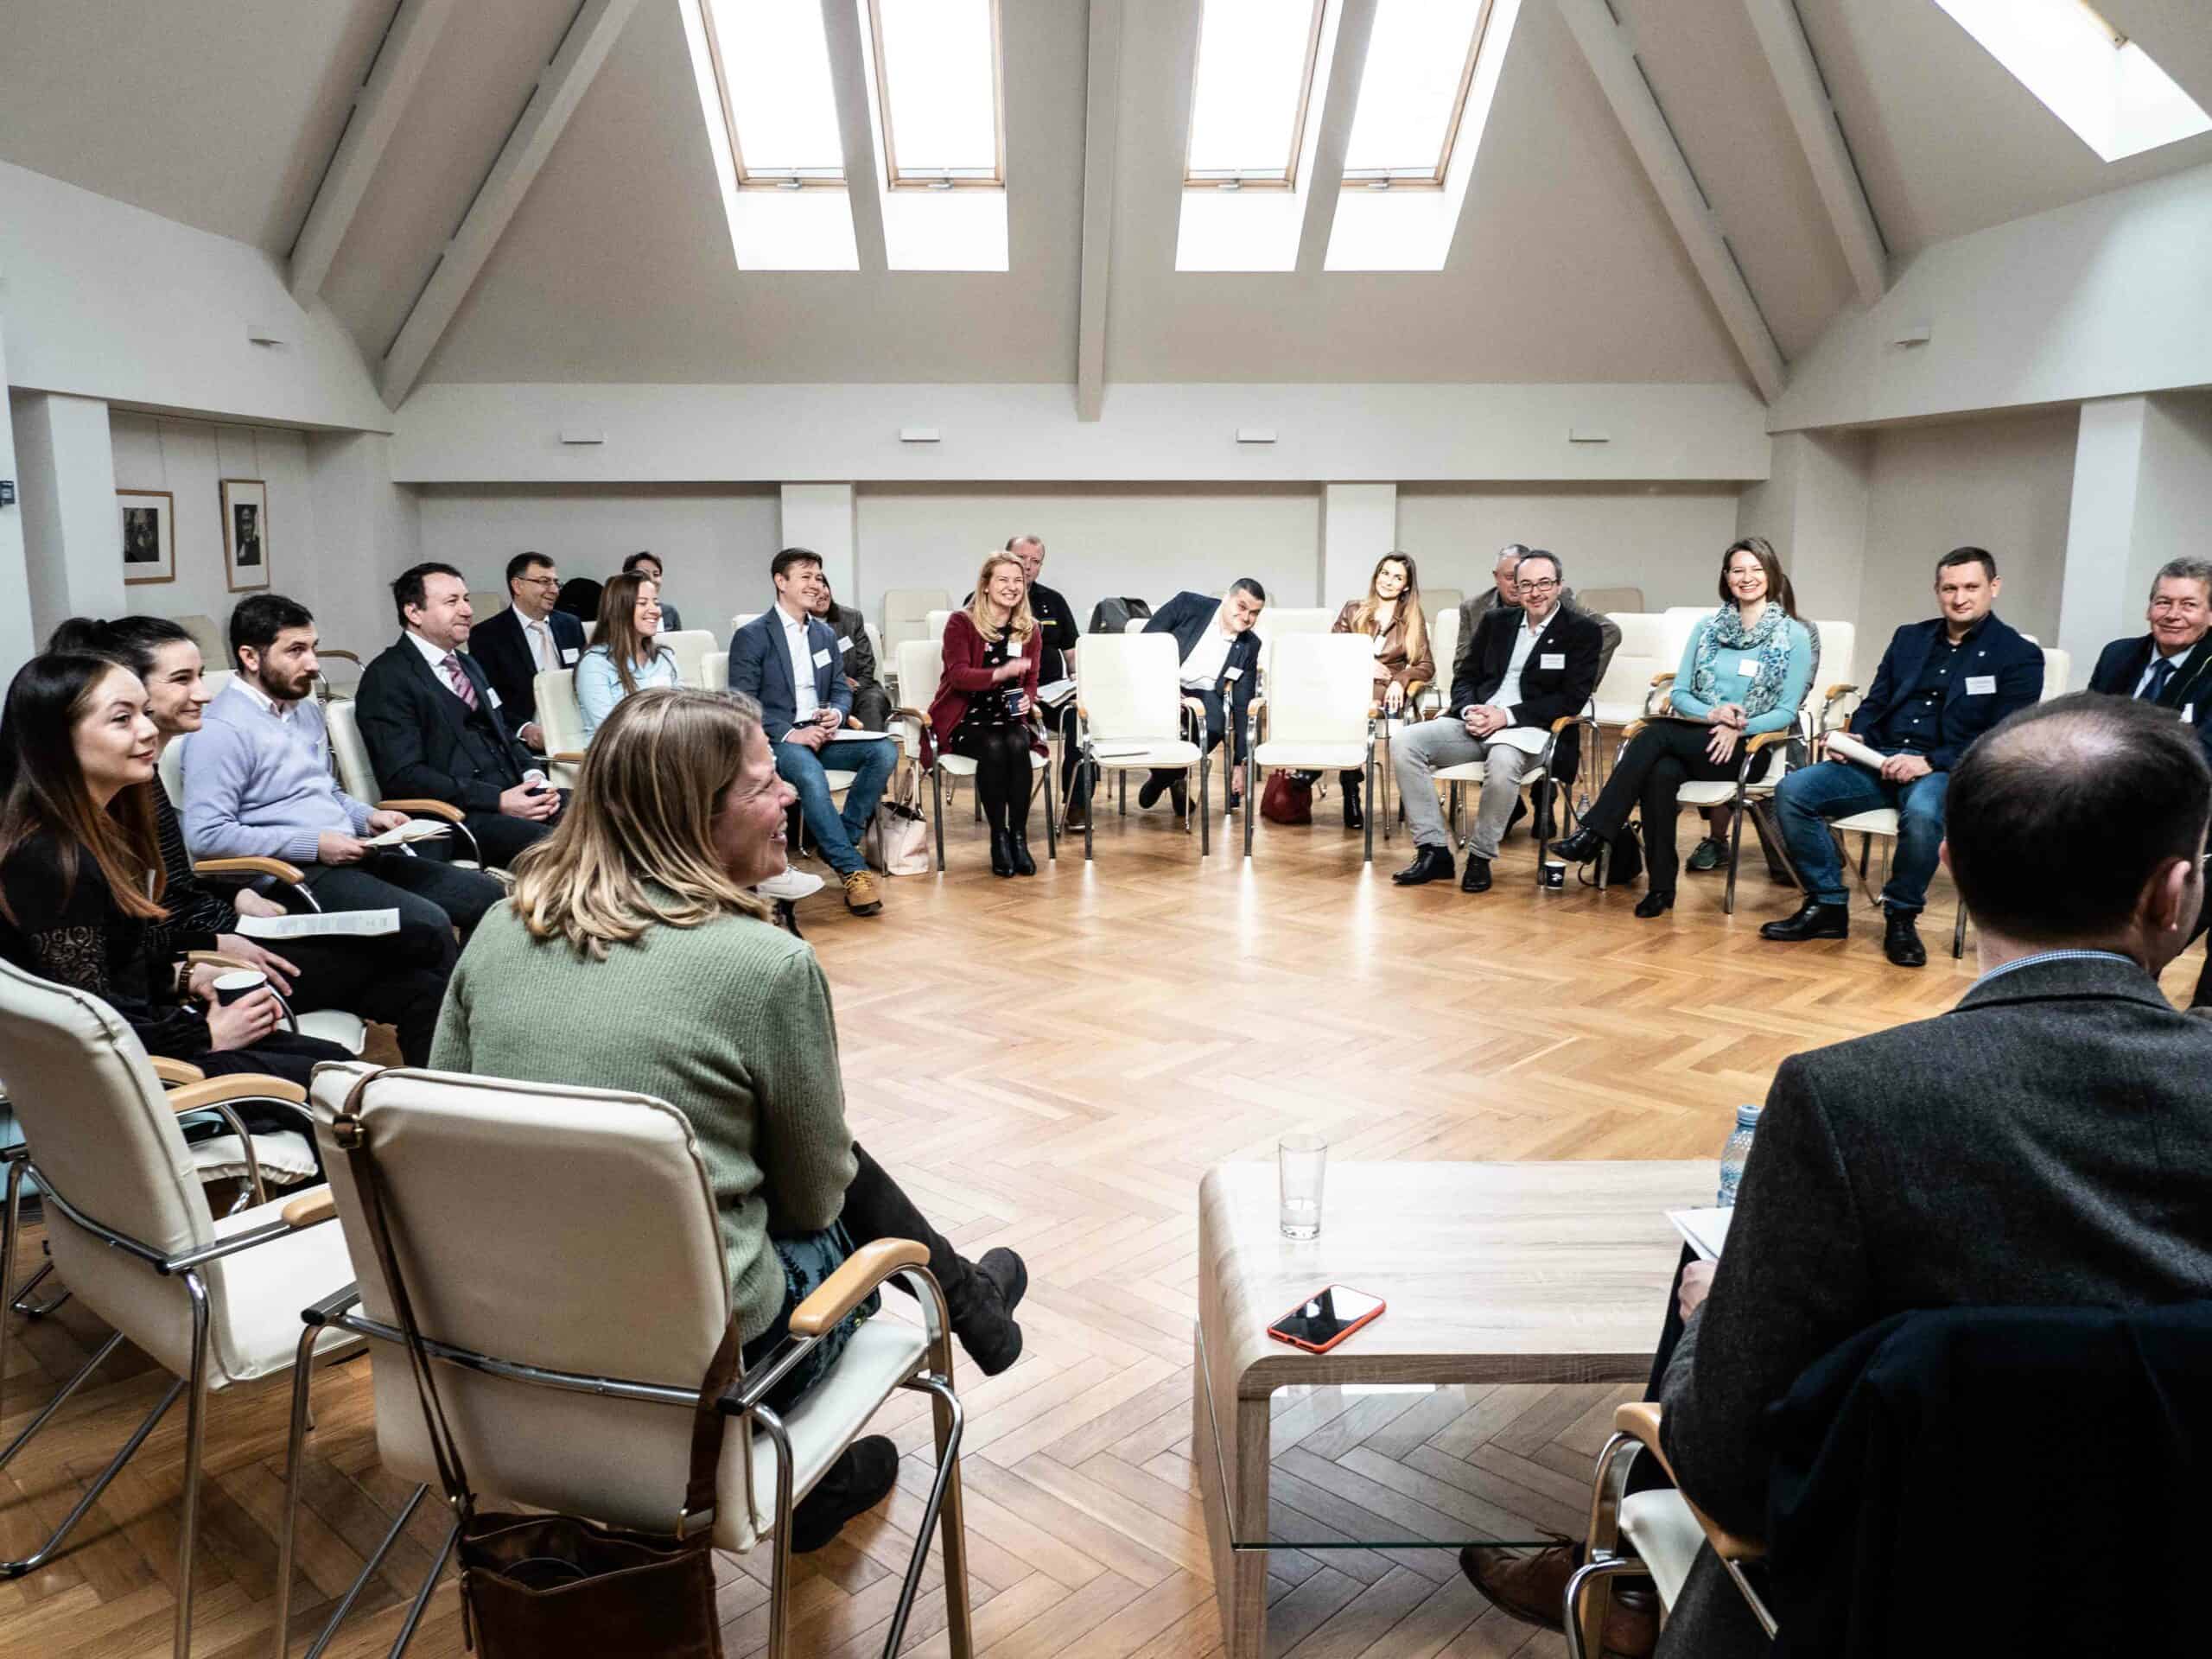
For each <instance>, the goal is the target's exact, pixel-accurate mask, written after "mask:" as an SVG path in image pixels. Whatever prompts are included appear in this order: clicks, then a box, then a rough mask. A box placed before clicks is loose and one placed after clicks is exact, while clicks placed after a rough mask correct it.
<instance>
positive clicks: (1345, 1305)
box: [1268, 1285, 1388, 1354]
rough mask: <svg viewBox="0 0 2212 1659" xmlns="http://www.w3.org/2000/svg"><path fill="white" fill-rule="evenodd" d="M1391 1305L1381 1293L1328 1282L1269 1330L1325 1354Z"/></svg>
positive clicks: (1296, 1345) (1295, 1344)
mask: <svg viewBox="0 0 2212 1659" xmlns="http://www.w3.org/2000/svg"><path fill="white" fill-rule="evenodd" d="M1386 1306H1388V1304H1387V1303H1385V1302H1384V1301H1383V1299H1382V1298H1381V1297H1380V1296H1370V1295H1369V1294H1367V1293H1366V1292H1365V1291H1363V1290H1354V1289H1353V1288H1352V1287H1351V1286H1349V1285H1324V1286H1323V1287H1321V1288H1320V1289H1319V1290H1318V1291H1316V1292H1314V1293H1313V1295H1311V1296H1309V1297H1307V1298H1306V1300H1304V1301H1302V1302H1300V1303H1299V1305H1298V1306H1296V1307H1294V1308H1292V1309H1291V1310H1290V1312H1289V1313H1286V1314H1284V1315H1283V1316H1282V1318H1281V1319H1277V1320H1276V1321H1275V1322H1274V1324H1273V1325H1269V1326H1268V1335H1269V1336H1271V1337H1273V1338H1274V1339H1275V1340H1276V1341H1277V1342H1287V1343H1288V1344H1290V1345H1291V1346H1292V1347H1294V1348H1303V1349H1304V1350H1305V1351H1306V1352H1307V1353H1309V1354H1325V1353H1327V1352H1328V1351H1329V1350H1330V1349H1332V1348H1333V1347H1335V1346H1336V1345H1337V1344H1338V1343H1340V1342H1342V1341H1344V1338H1347V1337H1349V1336H1351V1334H1352V1332H1355V1331H1357V1330H1359V1329H1361V1328H1362V1327H1363V1326H1365V1325H1372V1324H1373V1323H1374V1322H1375V1321H1376V1319H1379V1318H1381V1317H1382V1313H1383V1309H1384V1307H1386Z"/></svg>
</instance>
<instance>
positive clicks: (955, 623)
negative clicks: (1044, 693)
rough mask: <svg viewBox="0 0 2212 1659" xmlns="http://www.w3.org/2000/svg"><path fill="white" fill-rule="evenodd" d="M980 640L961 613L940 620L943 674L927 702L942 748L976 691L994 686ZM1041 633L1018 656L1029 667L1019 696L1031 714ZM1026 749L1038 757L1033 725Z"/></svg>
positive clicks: (1039, 741) (1040, 743)
mask: <svg viewBox="0 0 2212 1659" xmlns="http://www.w3.org/2000/svg"><path fill="white" fill-rule="evenodd" d="M989 649H990V647H989V645H988V644H987V643H986V642H985V641H984V639H983V636H982V634H980V633H978V632H976V625H975V623H974V622H972V621H970V620H969V616H968V613H967V612H965V611H955V612H954V613H952V614H951V615H950V616H949V617H947V618H945V620H944V673H943V674H941V675H940V676H938V683H937V696H934V697H932V698H931V700H930V732H931V735H932V736H933V737H934V738H935V739H936V740H937V747H938V748H943V747H944V741H945V739H947V738H948V737H950V736H951V735H952V728H954V727H956V726H957V725H958V724H959V723H960V722H961V721H962V720H963V718H964V717H965V716H966V715H967V713H968V701H969V698H970V697H972V696H975V694H976V692H978V691H988V690H990V689H991V687H992V686H993V685H994V684H995V683H997V682H995V681H994V680H993V679H992V678H991V671H990V670H989V669H988V668H987V667H985V666H984V664H983V653H984V652H986V651H988V650H989ZM1044 651H1045V631H1044V629H1042V628H1038V629H1035V630H1033V632H1031V633H1030V636H1029V638H1028V639H1027V640H1026V641H1024V642H1023V645H1022V647H1021V654H1022V655H1023V656H1024V657H1025V658H1027V659H1028V662H1029V666H1028V669H1027V671H1025V672H1024V673H1023V675H1022V677H1021V690H1022V695H1023V696H1025V697H1027V699H1028V707H1029V709H1030V710H1031V711H1032V712H1034V711H1035V709H1036V707H1037V664H1038V661H1039V658H1042V656H1043V655H1044ZM1029 747H1031V748H1033V749H1034V750H1036V751H1037V753H1039V754H1042V753H1046V748H1045V741H1044V739H1043V738H1042V737H1040V736H1039V735H1038V734H1037V731H1036V728H1035V726H1034V724H1032V727H1031V730H1030V735H1029Z"/></svg>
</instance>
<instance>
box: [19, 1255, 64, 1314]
mask: <svg viewBox="0 0 2212 1659" xmlns="http://www.w3.org/2000/svg"><path fill="white" fill-rule="evenodd" d="M53 1271H54V1263H53V1262H41V1263H40V1264H39V1269H38V1271H37V1272H36V1273H35V1274H31V1276H30V1277H29V1278H28V1279H26V1280H24V1281H23V1283H22V1288H21V1289H19V1290H18V1291H16V1300H13V1301H12V1302H10V1303H9V1304H8V1308H9V1311H10V1313H20V1314H22V1316H23V1317H24V1318H25V1319H44V1318H45V1317H46V1316H47V1315H48V1314H49V1313H53V1312H54V1309H55V1308H57V1307H59V1306H61V1304H62V1303H64V1302H66V1301H67V1300H69V1293H68V1292H67V1291H66V1290H65V1291H63V1292H62V1293H61V1294H60V1295H59V1296H57V1297H55V1298H54V1300H52V1301H50V1302H43V1303H41V1304H40V1305H38V1306H35V1307H34V1306H32V1305H31V1292H33V1291H35V1290H36V1289H37V1288H38V1287H39V1286H40V1285H41V1284H42V1283H44V1282H45V1280H46V1276H47V1275H48V1274H50V1273H52V1272H53Z"/></svg>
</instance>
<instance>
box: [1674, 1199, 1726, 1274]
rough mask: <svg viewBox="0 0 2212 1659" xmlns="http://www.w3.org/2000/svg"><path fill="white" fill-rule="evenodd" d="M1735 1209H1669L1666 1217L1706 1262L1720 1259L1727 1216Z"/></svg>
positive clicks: (1724, 1239) (1724, 1241)
mask: <svg viewBox="0 0 2212 1659" xmlns="http://www.w3.org/2000/svg"><path fill="white" fill-rule="evenodd" d="M1735 1213H1736V1211H1734V1210H1733V1209H1732V1208H1731V1209H1726V1210H1669V1211H1668V1212H1667V1219H1668V1220H1669V1221H1671V1222H1673V1223H1674V1224H1675V1231H1676V1232H1678V1233H1680V1234H1681V1236H1683V1237H1684V1238H1685V1239H1687V1240H1688V1241H1689V1247H1690V1249H1694V1250H1695V1251H1696V1252H1697V1253H1698V1255H1700V1257H1702V1258H1703V1259H1704V1260H1706V1261H1707V1262H1718V1261H1719V1259H1720V1247H1721V1246H1722V1245H1723V1244H1725V1243H1727V1242H1728V1217H1731V1216H1732V1215H1734V1214H1735Z"/></svg>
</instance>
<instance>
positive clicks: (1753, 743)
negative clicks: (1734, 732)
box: [1744, 726, 1796, 754]
mask: <svg viewBox="0 0 2212 1659" xmlns="http://www.w3.org/2000/svg"><path fill="white" fill-rule="evenodd" d="M1794 736H1796V733H1794V732H1792V731H1791V730H1790V729H1789V728H1788V727H1786V726H1785V727H1784V728H1783V729H1782V730H1780V731H1778V732H1761V733H1760V734H1758V736H1757V737H1747V738H1745V740H1744V748H1745V752H1746V753H1751V754H1758V753H1760V752H1761V751H1762V750H1765V749H1770V748H1772V747H1774V746H1775V745H1776V744H1777V743H1787V742H1788V741H1789V740H1790V739H1791V738H1792V737H1794Z"/></svg>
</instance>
